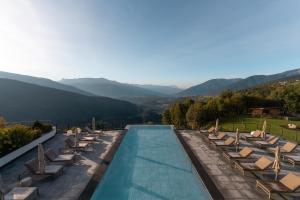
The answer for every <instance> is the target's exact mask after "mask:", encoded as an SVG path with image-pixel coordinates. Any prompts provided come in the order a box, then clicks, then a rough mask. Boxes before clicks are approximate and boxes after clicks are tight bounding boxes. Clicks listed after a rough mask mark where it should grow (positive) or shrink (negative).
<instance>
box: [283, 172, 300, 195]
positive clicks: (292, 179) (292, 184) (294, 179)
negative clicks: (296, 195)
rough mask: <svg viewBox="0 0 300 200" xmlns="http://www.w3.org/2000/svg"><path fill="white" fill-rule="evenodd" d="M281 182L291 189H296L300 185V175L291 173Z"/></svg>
mask: <svg viewBox="0 0 300 200" xmlns="http://www.w3.org/2000/svg"><path fill="white" fill-rule="evenodd" d="M280 183H282V184H283V185H285V186H286V187H287V188H289V189H290V190H292V191H294V190H296V189H297V188H298V187H299V186H300V177H299V176H297V175H296V174H293V173H289V174H288V175H286V176H285V177H283V178H282V179H281V180H280Z"/></svg>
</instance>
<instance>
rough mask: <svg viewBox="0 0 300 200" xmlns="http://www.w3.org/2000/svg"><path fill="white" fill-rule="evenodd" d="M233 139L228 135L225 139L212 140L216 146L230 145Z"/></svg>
mask: <svg viewBox="0 0 300 200" xmlns="http://www.w3.org/2000/svg"><path fill="white" fill-rule="evenodd" d="M234 141H235V139H234V138H232V137H230V138H228V139H227V140H225V141H213V142H214V144H215V145H217V146H230V145H232V144H233V143H234Z"/></svg>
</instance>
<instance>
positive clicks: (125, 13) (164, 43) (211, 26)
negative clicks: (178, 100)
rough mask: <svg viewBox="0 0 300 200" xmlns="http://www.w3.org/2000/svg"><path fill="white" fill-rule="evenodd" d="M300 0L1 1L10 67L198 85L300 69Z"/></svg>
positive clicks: (2, 43)
mask: <svg viewBox="0 0 300 200" xmlns="http://www.w3.org/2000/svg"><path fill="white" fill-rule="evenodd" d="M299 9H300V1H299V0H248V1H247V0H226V1H220V0H188V1H186V0H59V1H52V0H40V1H36V0H13V1H12V0H0V71H7V72H13V73H19V74H26V75H33V76H40V77H45V78H50V79H53V80H60V79H62V78H80V77H104V78H108V79H111V80H117V81H120V82H126V83H141V84H161V85H177V86H179V87H188V86H191V85H194V84H199V83H201V82H204V81H206V80H208V79H212V78H236V77H242V78H243V77H247V76H250V75H255V74H273V73H277V72H282V71H285V70H290V69H295V68H299V67H300V37H299V36H300V16H299Z"/></svg>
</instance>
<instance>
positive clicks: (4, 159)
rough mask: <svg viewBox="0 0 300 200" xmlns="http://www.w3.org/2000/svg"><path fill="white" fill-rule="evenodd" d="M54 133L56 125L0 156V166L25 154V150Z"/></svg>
mask: <svg viewBox="0 0 300 200" xmlns="http://www.w3.org/2000/svg"><path fill="white" fill-rule="evenodd" d="M55 134H56V127H53V129H52V131H50V132H49V133H46V134H43V135H42V136H41V137H39V138H38V139H36V140H33V141H32V142H31V143H29V144H27V145H25V146H23V147H21V148H19V149H17V150H15V151H13V152H11V153H9V154H7V155H5V156H3V157H1V158H0V168H1V167H3V166H4V165H6V164H7V163H9V162H11V161H13V160H14V159H16V158H18V157H19V156H21V155H23V154H25V153H26V152H28V151H30V150H31V149H33V148H35V147H36V146H37V145H38V144H40V143H43V142H45V141H47V140H49V139H50V138H52V137H54V136H55Z"/></svg>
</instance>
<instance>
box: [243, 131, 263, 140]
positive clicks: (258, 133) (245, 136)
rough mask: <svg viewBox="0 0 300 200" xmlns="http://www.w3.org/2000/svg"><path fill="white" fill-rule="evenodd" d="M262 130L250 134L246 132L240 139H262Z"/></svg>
mask: <svg viewBox="0 0 300 200" xmlns="http://www.w3.org/2000/svg"><path fill="white" fill-rule="evenodd" d="M261 134H262V131H260V130H256V131H255V132H254V133H253V134H252V135H251V134H246V135H243V136H242V139H244V140H262V138H261Z"/></svg>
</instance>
